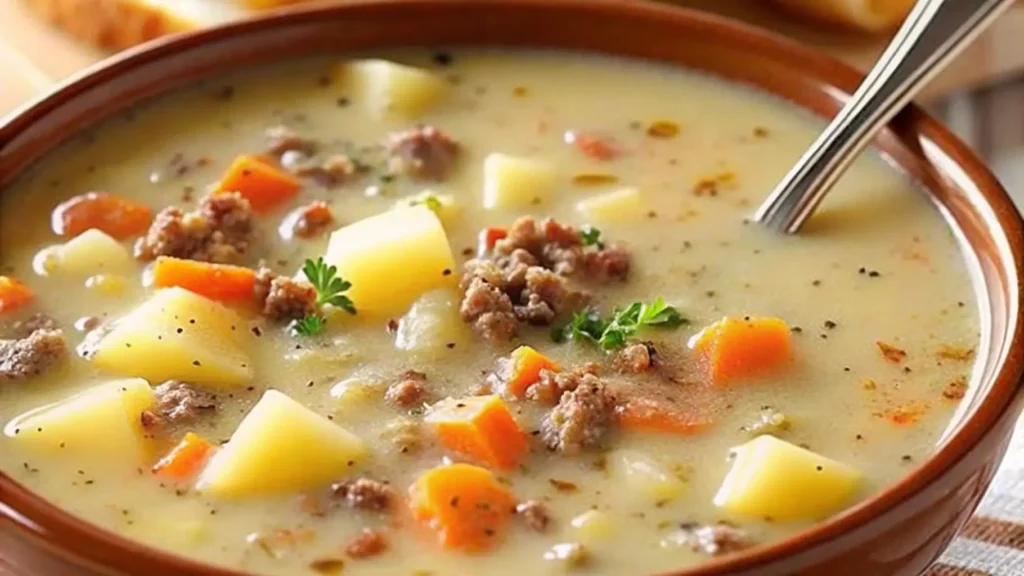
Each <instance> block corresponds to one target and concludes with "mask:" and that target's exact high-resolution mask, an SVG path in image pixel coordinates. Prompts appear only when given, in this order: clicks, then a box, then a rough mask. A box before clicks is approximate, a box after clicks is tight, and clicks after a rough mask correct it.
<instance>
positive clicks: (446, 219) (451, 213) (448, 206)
mask: <svg viewBox="0 0 1024 576" xmlns="http://www.w3.org/2000/svg"><path fill="white" fill-rule="evenodd" d="M410 206H426V207H427V208H430V209H431V210H433V211H434V213H435V214H437V217H438V218H440V219H441V223H443V224H444V225H446V226H450V225H451V224H452V222H454V221H455V219H456V218H457V217H458V216H459V212H460V209H459V205H458V204H456V203H455V197H454V196H452V195H451V194H438V193H436V192H434V191H433V190H424V191H423V192H420V193H419V194H414V195H412V196H406V197H405V198H401V199H399V200H398V202H396V203H395V207H396V208H408V207H410Z"/></svg>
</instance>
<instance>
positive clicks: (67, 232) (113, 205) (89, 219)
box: [50, 192, 153, 240]
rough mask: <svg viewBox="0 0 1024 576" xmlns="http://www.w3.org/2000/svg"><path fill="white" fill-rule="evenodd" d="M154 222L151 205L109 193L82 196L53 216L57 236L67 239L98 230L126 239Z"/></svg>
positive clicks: (54, 211) (58, 207)
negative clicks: (87, 231)
mask: <svg viewBox="0 0 1024 576" xmlns="http://www.w3.org/2000/svg"><path fill="white" fill-rule="evenodd" d="M152 220H153V211H152V210H150V209H149V207H148V206H145V205H143V204H139V203H138V202H134V201H132V200H128V199H127V198H122V197H120V196H115V195H113V194H107V193H106V192H89V193H87V194H79V195H78V196H75V197H74V198H71V199H70V200H66V201H64V202H61V203H60V204H58V205H57V207H56V208H54V210H53V213H52V214H51V215H50V225H51V227H52V228H53V231H54V233H56V234H58V235H60V236H64V237H67V238H72V237H75V236H78V235H79V234H81V233H82V232H85V231H86V230H89V229H90V228H96V229H97V230H100V231H102V232H105V233H107V234H109V235H110V236H112V237H113V238H116V239H118V240H124V239H126V238H131V237H132V236H136V235H138V234H142V233H143V232H145V231H146V229H147V228H149V223H150V222H151V221H152Z"/></svg>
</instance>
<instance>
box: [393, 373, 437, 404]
mask: <svg viewBox="0 0 1024 576" xmlns="http://www.w3.org/2000/svg"><path fill="white" fill-rule="evenodd" d="M426 383H427V375H426V374H424V373H423V372H417V371H415V370H407V371H406V372H403V373H402V374H401V375H399V377H398V381H397V382H395V383H394V384H392V385H391V386H389V387H388V390H387V392H385V393H384V400H385V401H386V402H387V403H388V404H391V405H392V406H394V407H396V408H416V407H418V406H422V405H423V403H424V401H426V399H427V386H426Z"/></svg>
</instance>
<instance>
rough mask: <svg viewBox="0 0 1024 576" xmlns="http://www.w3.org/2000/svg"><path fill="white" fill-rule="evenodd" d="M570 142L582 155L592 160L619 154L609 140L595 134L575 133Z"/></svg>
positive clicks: (608, 158)
mask: <svg viewBox="0 0 1024 576" xmlns="http://www.w3.org/2000/svg"><path fill="white" fill-rule="evenodd" d="M572 142H573V144H575V145H576V149H577V150H579V151H580V152H582V153H583V155H584V156H586V157H588V158H593V159H594V160H612V159H614V158H615V157H616V156H618V155H619V151H618V150H616V149H615V147H614V146H612V145H611V143H610V142H608V141H607V140H604V139H602V138H598V137H597V136H588V135H586V134H576V135H574V138H573V141H572Z"/></svg>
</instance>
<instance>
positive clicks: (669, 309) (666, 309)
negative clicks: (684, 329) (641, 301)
mask: <svg viewBox="0 0 1024 576" xmlns="http://www.w3.org/2000/svg"><path fill="white" fill-rule="evenodd" d="M686 323H687V320H686V318H685V317H683V315H682V314H681V313H680V312H679V310H676V309H675V307H673V306H669V305H667V304H665V300H664V299H663V298H662V297H661V296H658V297H657V298H655V299H654V302H651V303H650V304H648V305H646V306H644V309H643V310H642V311H641V312H640V324H641V325H644V326H664V327H666V328H676V327H678V326H682V325H683V324H686Z"/></svg>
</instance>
